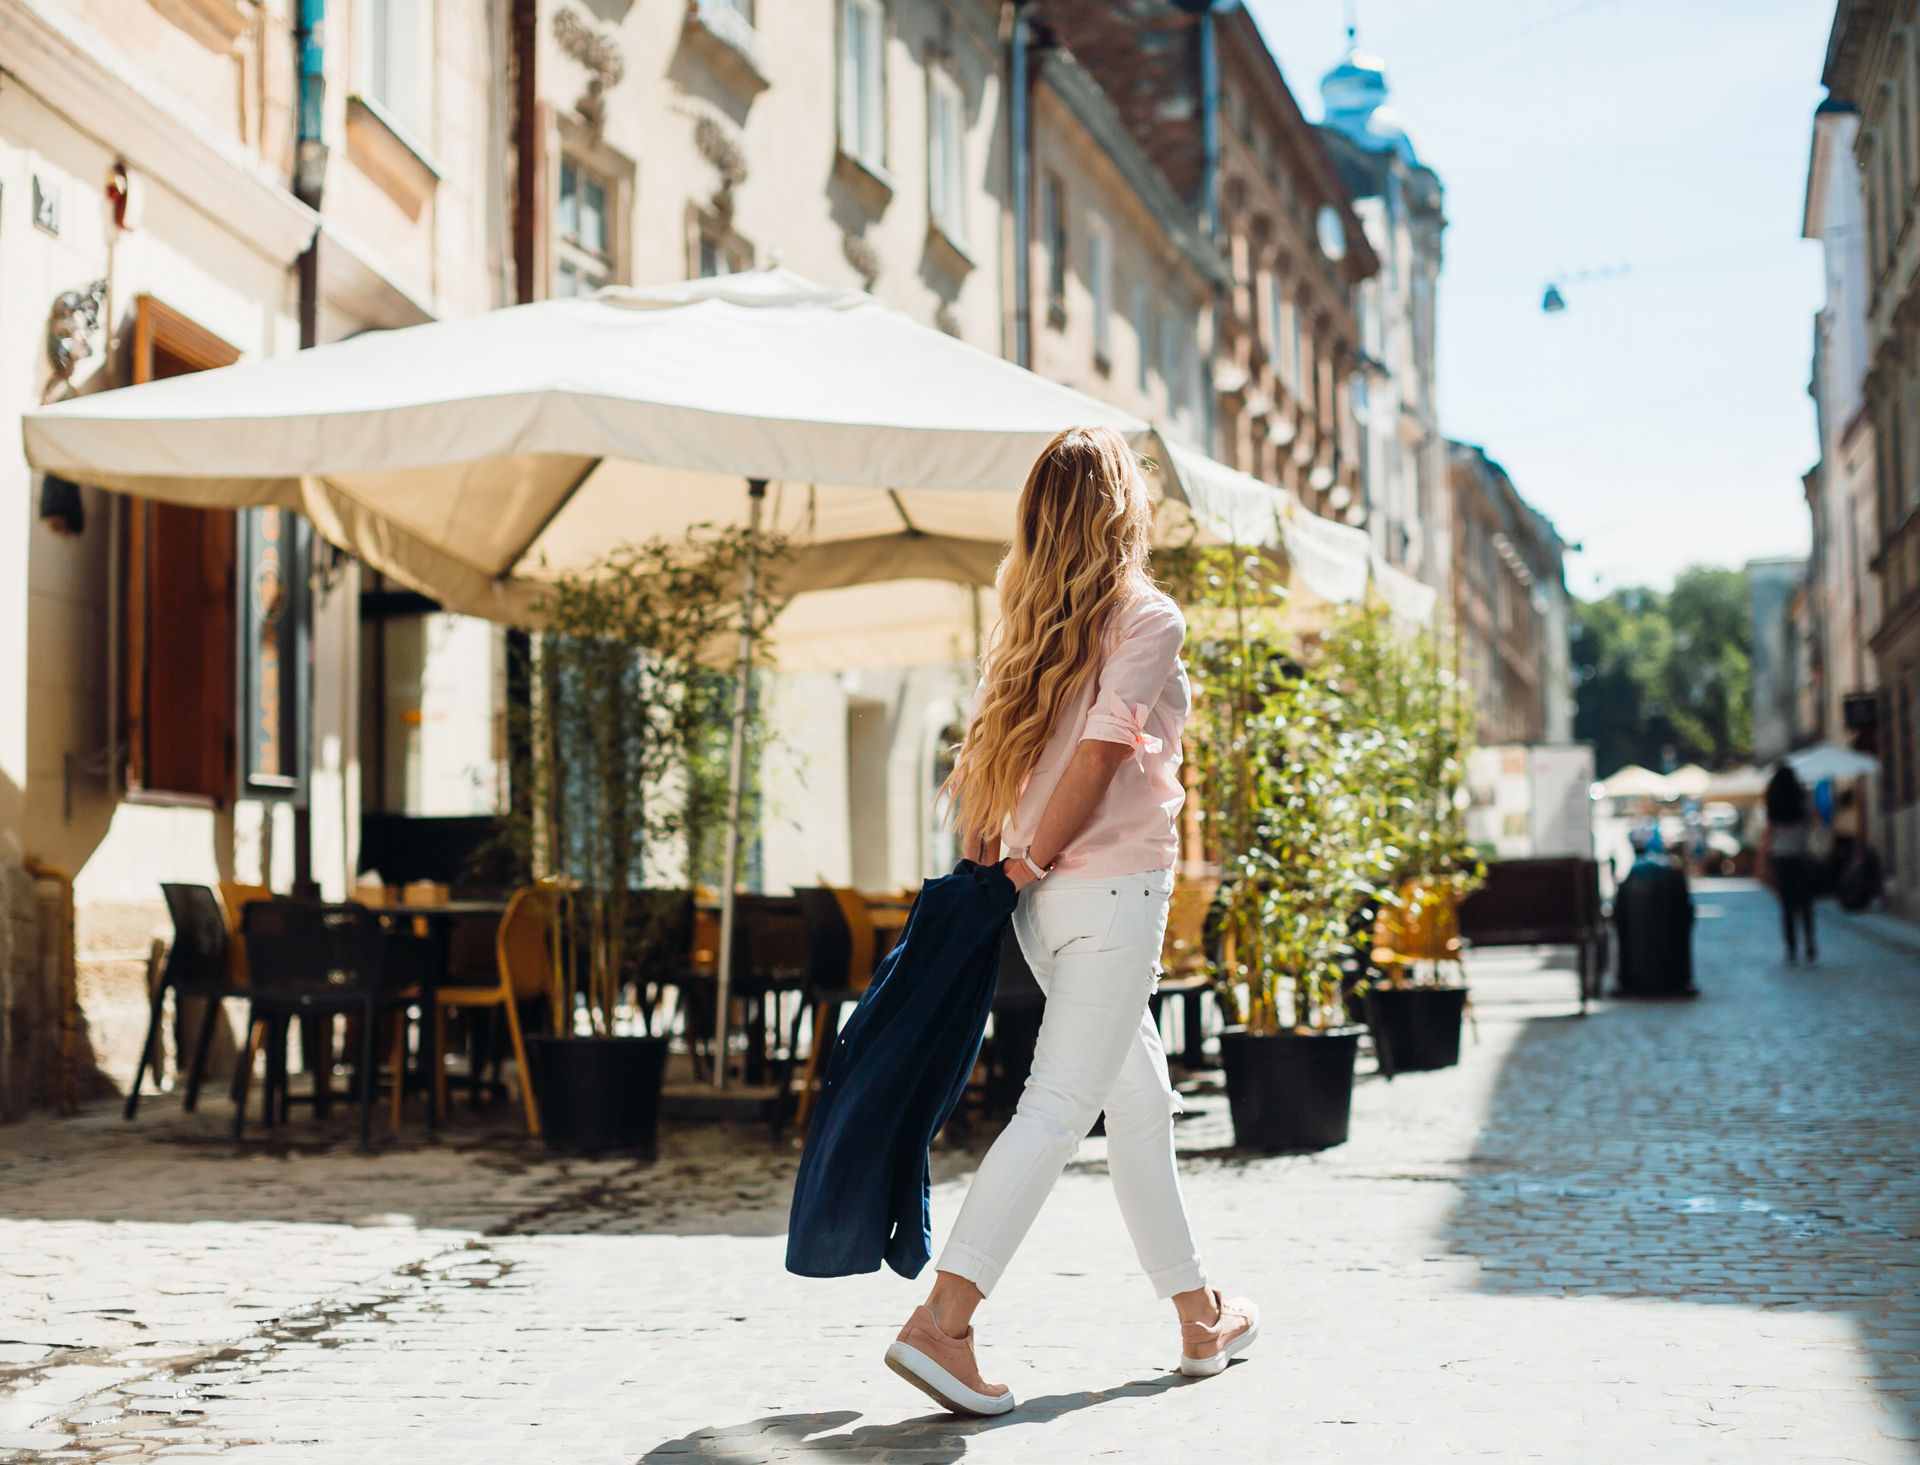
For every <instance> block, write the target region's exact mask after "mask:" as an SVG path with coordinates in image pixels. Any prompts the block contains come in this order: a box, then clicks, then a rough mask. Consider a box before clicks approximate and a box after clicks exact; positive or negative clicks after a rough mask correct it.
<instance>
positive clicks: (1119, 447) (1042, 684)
mask: <svg viewBox="0 0 1920 1465" xmlns="http://www.w3.org/2000/svg"><path fill="white" fill-rule="evenodd" d="M1015 513H1016V516H1017V518H1018V521H1019V523H1018V527H1017V529H1016V531H1015V534H1014V540H1013V548H1012V549H1011V550H1010V551H1009V552H1008V554H1007V557H1006V558H1005V559H1004V560H1002V561H1001V562H1000V573H999V577H998V588H999V592H1000V625H999V627H998V629H997V630H996V631H995V632H994V637H993V642H992V645H991V648H990V650H989V651H988V655H987V666H986V676H987V694H986V697H985V699H984V700H983V701H982V702H981V704H980V712H979V715H978V716H976V717H975V718H974V719H973V723H972V725H971V726H969V727H968V728H967V735H966V740H965V741H964V742H963V743H962V744H961V745H960V752H959V754H958V756H956V757H955V759H954V762H953V774H952V776H951V777H950V778H948V780H947V782H946V786H945V787H944V788H943V789H942V790H941V792H942V793H943V794H944V795H945V796H947V797H948V798H950V799H951V800H952V801H953V807H954V808H955V809H956V810H957V814H958V820H957V822H958V824H959V826H960V833H961V835H962V838H963V840H964V841H965V842H966V843H968V844H971V843H972V841H973V840H974V839H975V838H976V837H979V838H984V839H991V838H994V837H997V836H998V834H999V832H1000V828H1001V825H1002V824H1004V823H1005V822H1006V819H1007V816H1008V815H1009V814H1011V813H1012V812H1013V807H1014V805H1015V803H1016V802H1018V800H1019V798H1020V791H1021V789H1022V788H1023V787H1025V785H1026V781H1027V776H1028V775H1029V774H1030V773H1032V772H1033V769H1034V765H1035V764H1037V763H1038V762H1039V761H1040V753H1041V750H1042V749H1043V748H1045V746H1046V744H1047V739H1048V738H1050V737H1051V736H1052V735H1053V730H1054V728H1055V726H1056V725H1057V724H1058V723H1059V721H1060V715H1061V711H1062V709H1063V708H1065V707H1066V705H1067V703H1068V702H1070V701H1071V700H1072V699H1073V697H1074V695H1075V694H1076V693H1077V692H1079V691H1080V689H1081V688H1082V687H1084V686H1085V685H1086V683H1087V678H1089V677H1090V676H1092V675H1093V672H1094V667H1095V665H1096V664H1097V663H1098V660H1099V656H1100V637H1101V634H1102V633H1103V632H1104V631H1105V629H1106V626H1107V622H1108V620H1109V619H1110V618H1111V617H1112V615H1113V613H1114V611H1115V610H1116V609H1118V608H1119V607H1120V606H1122V605H1123V604H1125V603H1126V602H1128V601H1130V600H1131V599H1133V597H1134V596H1135V595H1137V594H1138V593H1139V592H1140V591H1141V590H1142V589H1144V588H1145V587H1146V586H1147V585H1148V584H1149V583H1150V582H1149V581H1148V578H1147V552H1148V546H1149V544H1150V542H1151V538H1152V531H1153V507H1152V504H1151V502H1150V501H1149V498H1148V495H1147V485H1146V482H1145V480H1144V479H1143V478H1142V477H1141V475H1140V466H1139V460H1138V459H1136V458H1135V456H1134V453H1133V450H1132V449H1131V448H1129V447H1128V446H1127V441H1126V439H1125V438H1123V437H1121V436H1120V434H1119V433H1117V432H1115V431H1114V430H1113V429H1112V428H1110V427H1070V428H1068V429H1067V430H1066V431H1065V432H1063V433H1061V434H1060V435H1059V436H1058V437H1056V438H1055V439H1054V440H1053V441H1052V442H1050V443H1048V444H1047V447H1046V451H1045V452H1043V453H1041V454H1040V456H1039V458H1038V459H1037V460H1036V461H1035V462H1034V465H1033V469H1032V471H1031V472H1029V473H1028V474H1027V482H1026V486H1025V487H1023V488H1022V489H1021V490H1020V502H1019V505H1018V507H1017V509H1016V510H1015Z"/></svg>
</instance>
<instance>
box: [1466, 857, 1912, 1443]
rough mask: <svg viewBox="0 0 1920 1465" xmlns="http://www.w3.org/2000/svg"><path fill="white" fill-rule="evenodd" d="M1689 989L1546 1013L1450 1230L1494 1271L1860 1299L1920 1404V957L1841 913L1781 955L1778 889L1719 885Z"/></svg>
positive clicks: (1788, 1300)
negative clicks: (1809, 956)
mask: <svg viewBox="0 0 1920 1465" xmlns="http://www.w3.org/2000/svg"><path fill="white" fill-rule="evenodd" d="M1700 906H1701V908H1702V909H1701V917H1702V918H1701V919H1700V920H1699V921H1698V922H1697V925H1696V931H1695V964H1696V971H1697V974H1698V982H1699V986H1700V989H1701V995H1700V997H1699V998H1698V999H1696V1000H1694V1001H1690V1002H1670V1003H1661V1002H1653V1001H1641V1002H1618V1001H1616V1002H1613V1003H1610V1004H1608V1005H1607V1006H1605V1007H1604V1008H1602V1009H1601V1010H1600V1011H1598V1012H1597V1013H1596V1014H1595V1015H1594V1016H1592V1017H1590V1018H1588V1019H1586V1020H1585V1021H1578V1020H1575V1021H1565V1022H1561V1021H1552V1020H1534V1021H1531V1022H1528V1023H1527V1025H1526V1028H1525V1031H1524V1033H1523V1035H1522V1036H1521V1038H1520V1039H1519V1041H1518V1042H1517V1043H1516V1044H1515V1045H1514V1047H1513V1048H1512V1050H1511V1051H1510V1053H1509V1054H1508V1056H1507V1058H1506V1059H1505V1062H1504V1065H1503V1068H1502V1071H1501V1073H1500V1076H1499V1079H1498V1082H1497V1085H1496V1088H1495V1092H1494V1095H1493V1098H1492V1100H1491V1103H1490V1107H1489V1112H1488V1117H1487V1121H1486V1124H1485V1127H1484V1128H1483V1129H1482V1131H1481V1134H1480V1138H1479V1142H1478V1144H1477V1146H1476V1148H1475V1151H1474V1155H1473V1161H1472V1163H1471V1165H1470V1166H1469V1167H1466V1173H1464V1174H1463V1175H1462V1176H1461V1177H1460V1183H1461V1185H1462V1191H1461V1195H1460V1199H1459V1201H1458V1203H1457V1204H1456V1206H1455V1208H1454V1210H1453V1212H1452V1214H1451V1216H1450V1217H1449V1219H1448V1221H1447V1223H1446V1226H1445V1236H1446V1239H1447V1240H1448V1242H1449V1243H1450V1244H1451V1247H1452V1249H1453V1250H1454V1251H1456V1252H1459V1253H1465V1254H1468V1255H1472V1256H1475V1257H1478V1258H1479V1260H1480V1264H1481V1273H1480V1286H1481V1287H1483V1288H1489V1289H1493V1290H1497V1291H1503V1292H1520V1293H1531V1294H1546V1295H1564V1296H1582V1295H1586V1296H1596V1295H1597V1296H1611V1297H1659V1298H1664V1299H1668V1300H1670V1301H1673V1302H1691V1303H1700V1304H1731V1305H1734V1306H1740V1307H1751V1308H1759V1309H1799V1310H1811V1311H1816V1312H1821V1313H1827V1314H1833V1315H1838V1316H1842V1317H1845V1318H1846V1319H1847V1320H1848V1321H1849V1322H1850V1323H1851V1324H1852V1326H1853V1328H1854V1330H1855V1331H1856V1333H1857V1334H1858V1335H1859V1337H1860V1339H1861V1341H1862V1343H1863V1345H1864V1351H1866V1352H1867V1353H1868V1354H1869V1356H1870V1357H1871V1358H1872V1360H1873V1362H1874V1364H1875V1365H1876V1366H1877V1367H1878V1369H1879V1370H1880V1376H1879V1381H1878V1382H1879V1388H1880V1391H1881V1394H1882V1397H1883V1399H1884V1400H1885V1402H1886V1403H1887V1405H1888V1407H1889V1408H1891V1409H1893V1410H1895V1411H1896V1412H1898V1413H1903V1414H1905V1415H1907V1416H1909V1417H1913V1416H1915V1415H1916V1413H1920V1407H1917V1406H1920V1298H1917V1297H1916V1287H1915V1283H1916V1280H1920V1252H1916V1249H1915V1247H1916V1242H1917V1241H1920V1052H1916V1047H1917V1044H1916V1035H1917V1034H1920V962H1916V961H1915V960H1914V959H1913V958H1912V956H1911V955H1901V954H1897V953H1894V952H1892V951H1890V950H1889V948H1888V947H1887V945H1886V944H1884V943H1875V942H1873V941H1871V940H1869V939H1867V938H1866V936H1865V934H1864V933H1862V932H1859V931H1855V930H1852V929H1850V928H1849V922H1848V920H1847V918H1846V917H1845V916H1844V915H1842V914H1841V913H1839V912H1837V911H1835V910H1834V909H1833V907H1831V906H1830V905H1823V906H1822V907H1821V909H1820V912H1819V916H1820V923H1821V931H1820V940H1821V943H1822V945H1821V950H1822V960H1821V963H1820V964H1819V965H1817V966H1790V965H1787V964H1785V963H1784V962H1782V961H1781V958H1780V951H1779V935H1778V929H1777V922H1776V917H1775V914H1774V908H1773V902H1772V898H1771V896H1770V895H1769V894H1768V893H1767V892H1766V891H1765V890H1762V889H1758V888H1749V889H1733V890H1729V889H1716V890H1714V891H1713V892H1712V893H1711V894H1710V895H1709V896H1707V897H1705V898H1704V899H1702V900H1701V901H1700Z"/></svg>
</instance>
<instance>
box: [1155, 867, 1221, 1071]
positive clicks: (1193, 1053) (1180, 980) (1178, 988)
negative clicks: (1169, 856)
mask: <svg viewBox="0 0 1920 1465" xmlns="http://www.w3.org/2000/svg"><path fill="white" fill-rule="evenodd" d="M1219 888H1220V882H1219V881H1218V880H1216V879H1213V878H1212V877H1211V876H1209V877H1207V878H1204V879H1200V880H1179V881H1176V882H1175V883H1174V887H1173V895H1172V897H1171V898H1170V899H1169V900H1168V902H1167V933H1166V936H1165V937H1164V938H1163V939H1162V940H1161V943H1160V972H1161V976H1160V985H1159V986H1158V987H1157V988H1156V989H1155V990H1154V994H1153V1012H1154V1016H1155V1018H1156V1019H1157V1018H1158V1017H1159V1015H1160V1005H1161V1004H1162V1003H1163V1002H1165V1001H1166V999H1167V998H1169V997H1178V998H1179V999H1180V1001H1181V1013H1180V1016H1181V1019H1182V1022H1181V1026H1182V1028H1183V1029H1184V1031H1185V1039H1186V1040H1185V1043H1184V1044H1183V1046H1182V1048H1181V1052H1180V1063H1181V1066H1182V1067H1184V1068H1186V1069H1188V1070H1192V1069H1196V1068H1199V1067H1201V1066H1202V1065H1203V1064H1204V1063H1205V1061H1206V1049H1205V1046H1204V1045H1205V1043H1206V1040H1207V1034H1206V1028H1205V1024H1204V1013H1203V1012H1202V1010H1201V999H1202V998H1203V997H1205V996H1206V994H1207V993H1208V992H1209V991H1210V990H1211V989H1212V987H1213V978H1212V977H1211V976H1210V975H1208V973H1207V946H1206V930H1207V912H1208V911H1209V910H1211V909H1212V908H1213V897H1214V893H1215V892H1216V891H1218V890H1219Z"/></svg>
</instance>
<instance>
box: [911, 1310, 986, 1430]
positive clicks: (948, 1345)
mask: <svg viewBox="0 0 1920 1465" xmlns="http://www.w3.org/2000/svg"><path fill="white" fill-rule="evenodd" d="M887 1367H888V1368H890V1369H892V1370H893V1371H894V1372H895V1373H897V1374H899V1375H900V1377H901V1378H903V1379H905V1380H906V1381H907V1382H908V1383H910V1384H912V1385H913V1386H914V1387H915V1388H916V1389H918V1390H920V1392H921V1393H923V1394H925V1395H927V1397H928V1398H930V1399H932V1400H933V1401H934V1402H935V1403H936V1404H938V1405H940V1407H941V1408H943V1409H951V1410H953V1412H954V1413H956V1414H1005V1413H1006V1412H1007V1411H1008V1410H1009V1409H1011V1408H1013V1390H1012V1389H1010V1388H1008V1387H1007V1386H1006V1385H1005V1384H990V1383H987V1382H985V1381H984V1380H983V1379H982V1378H981V1377H980V1366H979V1365H978V1364H977V1363H975V1362H974V1359H973V1329H972V1328H968V1329H967V1336H966V1337H964V1338H949V1337H948V1336H947V1335H946V1334H945V1333H943V1332H941V1331H940V1325H939V1324H938V1323H936V1322H935V1321H934V1320H933V1313H932V1312H931V1311H930V1310H929V1309H928V1308H926V1307H924V1306H922V1307H916V1308H915V1309H914V1310H913V1316H912V1317H910V1318H908V1319H907V1325H906V1326H905V1327H904V1328H902V1329H901V1330H900V1336H899V1337H898V1338H897V1339H895V1340H894V1341H893V1342H892V1343H890V1344H888V1345H887Z"/></svg>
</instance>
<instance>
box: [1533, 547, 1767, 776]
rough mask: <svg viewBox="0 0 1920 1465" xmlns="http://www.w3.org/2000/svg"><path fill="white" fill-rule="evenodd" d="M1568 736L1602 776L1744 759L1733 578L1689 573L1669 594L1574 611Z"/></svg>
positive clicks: (1745, 728) (1703, 570)
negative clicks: (1573, 696) (1589, 749)
mask: <svg viewBox="0 0 1920 1465" xmlns="http://www.w3.org/2000/svg"><path fill="white" fill-rule="evenodd" d="M1571 634H1572V637H1573V646H1572V652H1573V655H1572V663H1573V667H1574V671H1575V675H1577V676H1578V677H1579V678H1580V685H1579V689H1578V692H1577V698H1578V707H1579V710H1578V712H1577V713H1576V715H1575V719H1574V736H1575V737H1576V738H1580V739H1583V740H1590V741H1592V742H1593V743H1594V745H1595V749H1596V754H1597V758H1598V767H1599V773H1600V776H1601V777H1605V776H1607V775H1608V774H1610V773H1613V772H1614V771H1616V770H1617V769H1619V768H1622V767H1624V766H1625V765H1626V764H1628V763H1639V764H1641V765H1643V766H1645V767H1649V768H1656V769H1657V768H1662V767H1668V768H1671V767H1677V766H1679V765H1680V764H1683V763H1702V764H1704V765H1706V766H1707V767H1709V768H1723V767H1726V766H1727V765H1729V764H1732V763H1737V762H1740V761H1742V760H1744V759H1746V758H1748V757H1751V756H1752V744H1753V709H1752V699H1751V684H1752V683H1751V672H1752V652H1753V630H1752V620H1751V617H1750V614H1749V612H1748V608H1747V579H1746V574H1745V572H1743V571H1740V570H1721V569H1713V568H1710V567H1708V566H1704V565H1695V566H1692V567H1690V568H1688V569H1686V570H1683V571H1682V572H1681V573H1680V575H1679V577H1678V578H1677V579H1676V580H1675V581H1674V586H1673V589H1672V591H1670V592H1666V593H1662V592H1660V591H1657V590H1648V589H1645V588H1640V587H1636V588H1631V589H1624V590H1616V591H1614V592H1613V593H1612V594H1610V595H1607V596H1605V597H1603V598H1602V599H1600V600H1595V601H1575V602H1574V605H1573V625H1572V631H1571Z"/></svg>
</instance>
